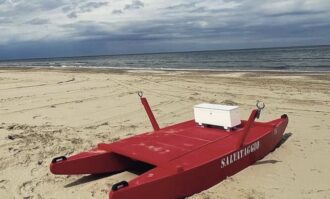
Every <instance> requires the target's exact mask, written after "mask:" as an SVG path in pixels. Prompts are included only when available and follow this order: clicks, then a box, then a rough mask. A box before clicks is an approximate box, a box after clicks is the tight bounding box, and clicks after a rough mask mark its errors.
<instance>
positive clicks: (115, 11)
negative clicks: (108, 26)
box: [112, 10, 123, 14]
mask: <svg viewBox="0 0 330 199" xmlns="http://www.w3.org/2000/svg"><path fill="white" fill-rule="evenodd" d="M112 14H123V11H122V10H113V11H112Z"/></svg>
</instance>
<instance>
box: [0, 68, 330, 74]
mask: <svg viewBox="0 0 330 199" xmlns="http://www.w3.org/2000/svg"><path fill="white" fill-rule="evenodd" d="M0 70H19V71H64V72H65V71H68V72H90V73H111V72H113V73H123V72H137V73H143V72H145V73H157V72H159V73H161V72H186V73H197V72H198V73H203V74H210V73H212V74H214V73H216V74H226V73H249V74H251V73H262V74H270V75H276V74H292V75H299V74H300V75H301V74H304V75H305V74H306V75H329V74H330V70H329V71H292V70H230V69H228V70H227V69H224V70H222V69H179V68H178V69H174V68H173V69H172V68H171V69H160V68H155V69H150V68H148V69H145V68H116V67H0Z"/></svg>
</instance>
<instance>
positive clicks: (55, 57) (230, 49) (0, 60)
mask: <svg viewBox="0 0 330 199" xmlns="http://www.w3.org/2000/svg"><path fill="white" fill-rule="evenodd" d="M323 46H324V47H326V46H330V44H322V45H294V46H279V47H256V48H228V49H216V50H214V49H210V50H191V51H164V52H161V51H160V52H145V53H127V54H126V53H119V54H96V55H77V56H54V57H31V58H18V59H0V62H7V61H9V62H10V61H27V60H35V59H39V60H47V59H61V58H62V59H67V58H88V57H106V56H127V55H148V54H150V55H152V54H171V53H193V52H212V51H239V50H261V49H281V48H304V47H323Z"/></svg>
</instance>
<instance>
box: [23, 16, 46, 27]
mask: <svg viewBox="0 0 330 199" xmlns="http://www.w3.org/2000/svg"><path fill="white" fill-rule="evenodd" d="M26 23H27V24H32V25H43V24H48V23H49V20H48V19H42V18H34V19H32V20H29V21H27V22H26Z"/></svg>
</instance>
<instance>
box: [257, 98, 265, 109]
mask: <svg viewBox="0 0 330 199" xmlns="http://www.w3.org/2000/svg"><path fill="white" fill-rule="evenodd" d="M256 106H257V108H258V109H259V110H262V109H264V108H265V103H263V102H262V101H259V100H257V104H256Z"/></svg>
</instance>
